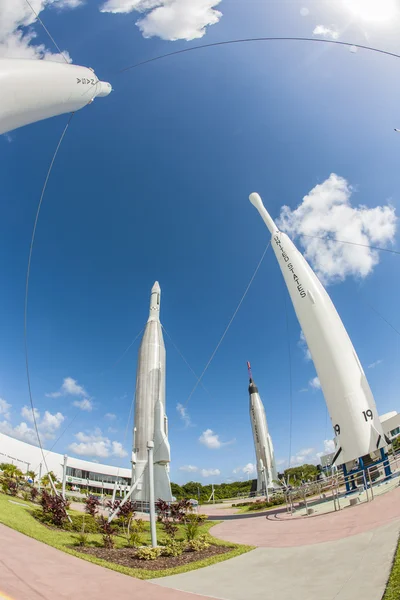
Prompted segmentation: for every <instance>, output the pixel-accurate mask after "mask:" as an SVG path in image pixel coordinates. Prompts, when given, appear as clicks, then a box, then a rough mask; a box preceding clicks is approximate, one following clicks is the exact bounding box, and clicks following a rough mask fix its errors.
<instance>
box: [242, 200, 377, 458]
mask: <svg viewBox="0 0 400 600" xmlns="http://www.w3.org/2000/svg"><path fill="white" fill-rule="evenodd" d="M250 201H251V203H252V204H253V205H254V206H255V207H256V208H257V210H258V212H259V213H260V215H261V217H262V219H263V220H264V222H265V224H266V226H267V227H268V229H269V231H270V233H271V235H272V239H271V245H272V248H273V250H274V253H275V255H276V258H277V260H278V264H279V266H280V269H281V271H282V274H283V277H284V280H285V283H286V285H287V288H288V291H289V294H290V298H291V300H292V303H293V307H294V310H295V312H296V315H297V318H298V320H299V323H300V326H301V329H302V331H303V333H304V337H305V339H306V341H307V345H308V348H309V350H310V353H311V356H312V359H313V361H314V365H315V369H316V371H317V375H318V378H319V381H320V384H321V388H322V391H323V394H324V397H325V401H326V404H327V407H328V411H329V414H330V418H331V422H332V426H333V429H334V432H335V436H336V437H335V445H336V449H335V456H334V458H333V463H332V464H336V465H340V464H343V463H349V462H350V461H353V460H355V459H358V458H360V457H362V456H365V455H367V454H370V453H371V452H375V451H376V450H378V449H379V448H383V447H385V446H386V445H387V440H386V439H385V436H384V433H383V430H382V426H381V423H380V420H379V416H378V412H377V409H376V405H375V400H374V397H373V395H372V392H371V389H370V387H369V384H368V381H367V378H366V376H365V373H364V370H363V368H362V366H361V363H360V360H359V358H358V356H357V354H356V351H355V349H354V347H353V344H352V343H351V340H350V338H349V336H348V333H347V331H346V329H345V327H344V325H343V323H342V321H341V319H340V317H339V315H338V313H337V311H336V309H335V306H334V305H333V303H332V301H331V299H330V297H329V296H328V294H327V292H326V290H325V288H324V287H323V285H322V284H321V282H320V281H319V279H318V277H317V276H316V275H315V273H314V272H313V270H312V269H311V267H310V266H309V264H308V263H307V261H306V260H305V258H304V257H303V255H302V254H300V252H299V251H298V250H297V248H296V247H295V245H294V244H293V242H292V241H291V240H290V239H289V237H288V236H287V235H286V234H285V233H283V232H281V231H279V230H278V228H277V226H276V225H275V223H274V221H273V220H272V218H271V217H270V215H269V213H268V212H267V210H266V209H265V207H264V205H263V203H262V200H261V198H260V196H259V195H258V194H256V193H253V194H251V195H250Z"/></svg>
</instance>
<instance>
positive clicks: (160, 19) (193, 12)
mask: <svg viewBox="0 0 400 600" xmlns="http://www.w3.org/2000/svg"><path fill="white" fill-rule="evenodd" d="M220 2H221V0H107V1H106V2H105V3H104V4H103V5H102V7H101V8H100V10H101V12H111V13H129V12H133V11H136V12H139V13H142V14H143V15H144V16H143V17H141V18H140V19H139V20H138V21H136V25H137V26H138V27H139V29H140V31H141V32H142V34H143V37H145V38H150V37H155V36H156V37H159V38H161V39H163V40H169V41H175V40H187V41H190V40H194V39H198V38H202V37H203V36H204V35H205V33H206V28H207V27H208V26H210V25H215V24H216V23H218V22H219V20H220V19H221V17H222V13H221V12H220V11H218V10H216V9H215V7H216V6H218V4H219V3H220Z"/></svg>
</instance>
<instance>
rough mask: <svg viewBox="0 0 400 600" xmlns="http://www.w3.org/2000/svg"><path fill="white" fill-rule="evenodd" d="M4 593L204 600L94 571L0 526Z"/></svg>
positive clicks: (86, 599) (20, 597)
mask: <svg viewBox="0 0 400 600" xmlns="http://www.w3.org/2000/svg"><path fill="white" fill-rule="evenodd" d="M2 593H3V594H7V595H8V596H10V597H11V598H12V600H38V599H39V598H41V599H42V600H43V599H44V600H53V599H54V600H58V599H60V598H68V599H69V600H71V599H74V600H98V599H99V598H133V599H134V600H193V599H194V598H198V599H199V600H206V598H205V597H204V596H200V595H195V596H194V595H193V594H191V593H187V592H180V591H178V590H173V589H169V588H163V587H159V586H156V585H154V584H152V583H148V582H145V581H141V580H140V579H134V578H133V577H127V576H126V575H121V574H120V573H117V572H116V571H111V570H110V569H104V568H103V567H98V566H97V565H94V564H91V563H89V562H87V561H85V560H81V559H79V558H75V557H74V556H70V555H68V554H65V553H64V552H61V551H59V550H56V549H55V548H51V547H50V546H46V545H45V544H42V543H40V542H37V541H36V540H33V539H32V538H29V537H26V536H25V535H22V533H18V532H17V531H14V530H12V529H9V528H8V527H5V526H4V525H0V598H1V597H2ZM208 598H209V597H208Z"/></svg>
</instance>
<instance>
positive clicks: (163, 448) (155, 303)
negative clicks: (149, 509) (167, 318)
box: [132, 281, 172, 502]
mask: <svg viewBox="0 0 400 600" xmlns="http://www.w3.org/2000/svg"><path fill="white" fill-rule="evenodd" d="M160 298H161V289H160V286H159V284H158V282H157V281H156V282H155V284H154V285H153V288H152V290H151V296H150V313H149V318H148V321H147V325H146V329H145V331H144V334H143V339H142V342H141V344H140V348H139V355H138V365H137V373H136V394H135V424H134V429H133V451H132V482H135V481H137V480H138V479H140V481H139V484H138V486H137V488H136V490H135V491H134V492H133V498H134V499H135V500H139V501H143V502H148V501H149V481H148V469H146V464H147V442H149V441H154V494H155V498H156V499H158V498H161V499H162V500H167V501H170V500H172V494H171V484H170V480H169V462H170V447H169V442H168V422H167V417H166V415H165V346H164V339H163V334H162V329H161V323H160Z"/></svg>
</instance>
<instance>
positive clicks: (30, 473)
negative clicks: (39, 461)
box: [26, 471, 36, 483]
mask: <svg viewBox="0 0 400 600" xmlns="http://www.w3.org/2000/svg"><path fill="white" fill-rule="evenodd" d="M26 474H27V475H28V477H29V478H30V479H32V481H33V483H35V478H36V473H35V471H27V472H26Z"/></svg>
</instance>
